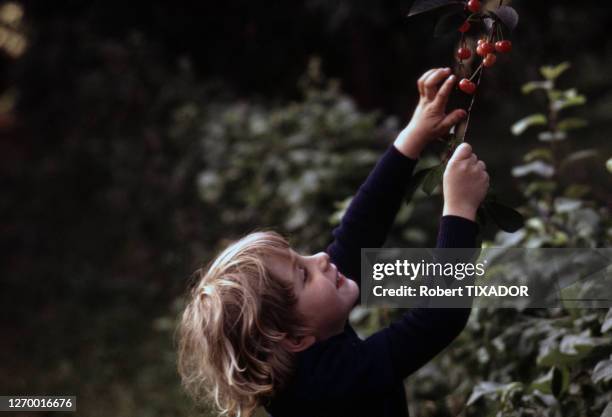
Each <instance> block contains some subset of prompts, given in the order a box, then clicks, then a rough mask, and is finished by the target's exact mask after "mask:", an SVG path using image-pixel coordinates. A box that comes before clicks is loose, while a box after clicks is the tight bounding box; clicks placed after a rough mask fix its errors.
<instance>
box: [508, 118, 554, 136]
mask: <svg viewBox="0 0 612 417" xmlns="http://www.w3.org/2000/svg"><path fill="white" fill-rule="evenodd" d="M546 123H548V119H547V118H546V116H545V115H543V114H542V113H537V114H532V115H531V116H527V117H524V118H522V119H521V120H519V121H518V122H516V123H514V124H513V125H512V127H511V128H510V130H511V131H512V134H513V135H514V136H518V135H520V134H522V133H523V132H524V131H525V130H527V128H529V127H530V126H538V125H546Z"/></svg>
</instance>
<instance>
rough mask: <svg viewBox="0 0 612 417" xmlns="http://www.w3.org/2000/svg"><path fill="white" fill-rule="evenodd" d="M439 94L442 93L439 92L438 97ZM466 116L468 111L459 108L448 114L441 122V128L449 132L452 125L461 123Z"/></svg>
mask: <svg viewBox="0 0 612 417" xmlns="http://www.w3.org/2000/svg"><path fill="white" fill-rule="evenodd" d="M445 84H446V83H445ZM439 96H440V93H438V97H439ZM436 100H437V99H436ZM445 105H446V104H445ZM465 116H467V112H466V111H465V110H463V109H457V110H455V111H453V112H451V113H449V114H447V115H446V117H445V118H444V120H442V122H441V123H440V129H442V130H443V131H444V133H446V132H448V131H449V130H450V128H451V127H452V126H454V125H456V124H457V123H459V122H460V121H461V120H462V119H464V118H465Z"/></svg>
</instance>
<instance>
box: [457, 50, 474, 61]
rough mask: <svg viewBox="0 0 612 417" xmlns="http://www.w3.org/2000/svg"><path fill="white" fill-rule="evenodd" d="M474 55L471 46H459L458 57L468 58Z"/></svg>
mask: <svg viewBox="0 0 612 417" xmlns="http://www.w3.org/2000/svg"><path fill="white" fill-rule="evenodd" d="M471 56H472V51H470V49H469V48H459V49H458V50H457V58H459V59H468V58H469V57H471Z"/></svg>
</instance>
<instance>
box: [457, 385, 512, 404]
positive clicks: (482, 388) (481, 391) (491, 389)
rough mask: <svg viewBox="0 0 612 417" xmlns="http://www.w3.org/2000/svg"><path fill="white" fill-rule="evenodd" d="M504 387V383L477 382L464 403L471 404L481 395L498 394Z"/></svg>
mask: <svg viewBox="0 0 612 417" xmlns="http://www.w3.org/2000/svg"><path fill="white" fill-rule="evenodd" d="M504 388H506V384H500V383H498V382H492V381H483V382H479V383H478V384H477V385H476V386H475V387H474V390H473V391H472V394H471V395H470V398H468V400H467V404H466V405H472V404H474V403H475V402H476V401H478V400H479V399H480V398H482V397H486V396H491V395H494V396H498V395H499V394H500V393H501V392H502V391H503V390H504Z"/></svg>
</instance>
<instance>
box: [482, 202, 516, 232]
mask: <svg viewBox="0 0 612 417" xmlns="http://www.w3.org/2000/svg"><path fill="white" fill-rule="evenodd" d="M483 207H484V209H485V211H486V213H487V214H488V215H489V217H490V218H491V219H492V220H493V222H495V224H496V225H497V226H498V227H499V228H500V229H501V230H503V231H504V232H509V233H513V232H516V231H517V230H519V229H520V228H521V227H523V226H524V225H525V219H524V218H523V215H522V214H521V213H519V212H518V211H516V210H514V209H513V208H511V207H508V206H505V205H503V204H500V203H498V202H495V201H485V203H484V204H483Z"/></svg>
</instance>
